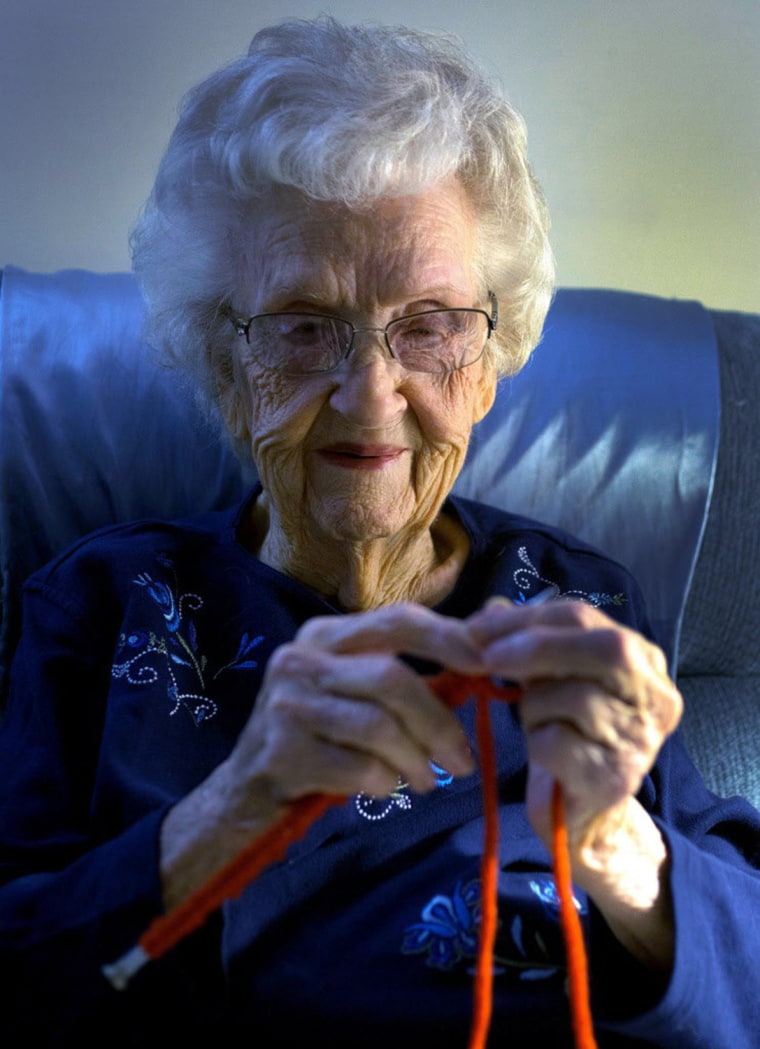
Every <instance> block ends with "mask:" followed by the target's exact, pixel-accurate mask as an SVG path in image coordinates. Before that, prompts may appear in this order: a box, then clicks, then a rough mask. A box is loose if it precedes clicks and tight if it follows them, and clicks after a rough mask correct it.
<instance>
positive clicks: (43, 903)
mask: <svg viewBox="0 0 760 1049" xmlns="http://www.w3.org/2000/svg"><path fill="white" fill-rule="evenodd" d="M101 613H102V610H101ZM107 629H108V624H107V617H105V618H103V617H102V614H101V617H100V619H99V620H98V621H91V620H88V619H87V618H86V617H85V618H82V616H80V615H79V612H78V610H77V609H75V608H73V607H72V606H71V604H70V603H67V601H66V600H65V598H61V596H60V595H55V600H53V599H52V597H51V595H50V594H48V593H46V591H45V588H44V587H39V588H34V587H33V588H30V589H28V590H27V594H26V597H25V629H24V633H23V636H22V638H21V640H20V642H19V645H18V648H17V651H16V655H15V659H14V664H13V669H12V675H11V689H10V696H9V705H8V707H7V709H6V713H5V716H4V719H3V723H2V728H1V729H0V768H1V769H2V770H3V774H2V776H1V777H0V974H1V976H2V987H3V1032H4V1034H5V1035H6V1037H7V1038H8V1044H14V1045H15V1044H21V1041H20V1039H21V1037H22V1036H23V1038H24V1041H28V1040H29V1038H30V1035H31V1036H32V1040H34V1035H35V1033H37V1032H38V1028H39V1035H40V1037H41V1038H42V1044H45V1045H47V1044H52V1043H50V1042H49V1037H50V1032H51V1031H53V1030H54V1031H56V1032H57V1035H56V1037H57V1038H58V1041H56V1042H55V1044H56V1045H58V1044H60V1045H68V1044H70V1043H71V1044H73V1042H74V1040H75V1038H76V1032H77V1031H78V1030H80V1029H85V1026H84V1025H92V1023H93V1018H94V1017H96V1016H98V1015H108V1016H109V1017H110V1020H109V1029H110V1027H111V1025H112V1023H113V1017H114V1016H115V1015H118V1014H119V1013H121V1012H123V1014H124V1016H125V1017H129V1018H130V1022H134V1023H139V1019H138V1017H139V1014H140V1009H139V1007H138V1005H139V1001H140V999H141V998H142V997H145V993H144V990H143V988H141V987H140V986H139V981H135V984H136V985H138V986H136V987H135V991H134V992H133V993H132V992H129V991H128V992H117V991H115V990H114V989H113V988H112V987H111V986H110V984H109V983H108V981H107V980H106V978H105V976H104V975H103V972H102V965H103V964H104V963H107V962H109V961H113V960H115V959H116V958H117V957H119V956H120V955H121V954H122V953H123V952H124V951H125V950H127V949H128V948H129V947H131V946H133V944H134V943H135V942H136V940H137V939H138V938H139V936H140V935H141V934H142V932H143V931H144V930H145V928H146V927H147V925H148V924H149V923H150V922H151V921H152V919H153V918H154V917H155V916H156V915H158V914H159V913H161V910H162V902H161V888H160V882H159V863H158V860H159V857H158V843H159V830H160V825H161V822H162V820H163V817H164V815H165V812H166V808H167V807H168V805H167V804H163V805H158V804H155V803H152V804H151V805H148V804H145V805H144V807H143V811H142V812H140V811H138V810H135V811H133V812H131V813H129V814H126V815H125V813H124V812H123V811H119V809H118V806H115V805H113V804H111V805H110V806H105V805H100V806H98V805H97V802H96V800H94V799H96V798H97V794H98V791H99V790H100V789H101V785H100V784H99V757H100V743H99V739H100V733H101V729H102V723H103V720H104V717H105V707H106V703H107V698H106V697H107V694H108V689H107V679H108V676H109V674H110V663H111V655H110V653H111V652H112V650H113V644H112V643H111V644H108V643H107V638H106V637H105V633H106V632H107ZM205 935H208V932H206V933H205ZM194 948H196V949H197V942H196V944H195V945H189V947H188V948H187V951H193V950H194ZM217 953H218V952H217ZM172 967H175V968H177V969H178V970H179V969H181V968H182V967H183V963H182V953H181V952H178V954H177V956H176V957H175V958H174V959H172V960H170V961H169V962H168V963H167V966H164V967H163V973H162V975H163V979H164V986H165V987H167V986H169V987H171V986H172V985H174V986H177V987H182V993H183V994H186V993H192V990H191V988H190V987H189V986H188V985H187V983H183V979H182V978H180V977H179V975H178V976H177V978H176V979H175V980H174V981H172V980H171V979H169V980H168V981H167V979H166V977H167V968H168V969H169V970H171V968H172ZM148 979H150V977H148ZM119 995H122V996H123V998H124V1002H123V1003H122V1002H121V1001H119V1002H117V1001H116V999H117V997H118V996H119ZM148 997H149V996H148ZM168 999H171V992H169V993H168ZM11 1033H12V1034H15V1035H16V1036H17V1037H16V1038H14V1037H12V1034H11ZM17 1039H18V1041H17ZM125 1044H126V1042H125Z"/></svg>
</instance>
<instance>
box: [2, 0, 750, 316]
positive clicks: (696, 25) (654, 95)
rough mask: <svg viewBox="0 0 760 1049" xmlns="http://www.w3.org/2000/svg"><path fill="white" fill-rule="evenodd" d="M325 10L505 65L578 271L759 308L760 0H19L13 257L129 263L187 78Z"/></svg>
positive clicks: (10, 46)
mask: <svg viewBox="0 0 760 1049" xmlns="http://www.w3.org/2000/svg"><path fill="white" fill-rule="evenodd" d="M320 11H329V12H331V13H333V14H335V15H336V16H338V17H343V18H347V19H364V18H372V17H375V18H380V19H382V20H383V21H386V22H407V23H408V24H412V25H416V26H420V27H424V28H436V29H446V30H449V31H452V32H454V33H456V34H458V35H460V36H462V37H463V38H464V39H465V40H466V42H467V43H468V45H469V47H470V48H471V50H472V51H473V52H474V53H475V54H476V55H477V56H478V57H479V59H480V60H481V61H482V63H483V64H484V65H485V66H486V68H487V69H488V70H489V71H490V72H492V73H493V74H494V75H496V76H498V78H499V79H500V80H501V82H502V84H503V86H504V88H505V90H506V92H507V94H508V95H509V96H510V97H511V98H512V100H513V101H514V102H515V104H516V105H517V106H518V108H520V109H521V110H522V112H523V114H524V115H525V117H526V119H527V121H528V126H529V130H530V133H531V154H532V157H533V162H534V166H535V168H536V171H537V173H538V175H539V178H540V179H541V181H542V183H543V185H544V188H545V190H546V193H547V196H548V199H549V204H550V207H551V209H552V213H553V220H554V245H555V251H556V254H557V259H558V265H559V279H560V282H561V283H563V284H567V285H596V286H606V287H619V288H630V289H634V290H639V291H649V292H653V293H656V294H662V295H667V296H675V297H678V298H695V299H699V300H701V301H702V302H704V303H705V304H706V305H709V306H715V307H720V308H725V309H744V310H753V311H757V310H758V309H760V294H759V293H760V174H759V171H760V145H759V144H760V74H759V73H758V70H759V69H760V0H713V2H708V0H513V2H511V0H467V2H463V0H383V3H382V4H372V5H370V4H368V3H365V2H362V0H335V2H330V0H326V2H318V0H314V2H312V0H289V2H288V0H284V2H283V0H1V2H0V98H2V106H1V107H0V149H1V150H2V153H1V154H0V265H2V264H4V263H14V264H16V265H20V266H24V267H26V268H29V269H36V270H45V271H48V270H54V269H58V268H61V267H71V266H74V267H84V268H88V269H95V270H114V269H117V270H118V269H126V268H128V266H129V259H128V254H127V232H128V229H129V226H130V224H131V222H132V220H133V218H134V216H135V214H136V212H137V211H138V209H139V207H140V205H141V203H142V201H143V199H144V198H145V196H146V195H147V193H148V190H149V187H150V183H151V179H152V174H153V171H154V168H155V164H156V160H157V158H158V156H159V154H160V152H161V150H162V149H163V146H164V143H165V141H166V138H167V135H168V133H169V131H170V129H171V126H172V122H173V117H174V113H175V110H176V104H177V102H178V100H179V97H180V96H181V94H182V93H183V92H184V91H185V90H186V89H187V88H188V87H189V86H190V85H191V84H192V83H194V82H195V81H196V80H198V79H200V78H201V77H202V76H204V75H205V74H206V73H208V72H210V71H211V69H213V68H214V67H215V66H217V65H219V64H221V63H222V62H224V61H227V60H228V59H231V58H233V57H235V56H236V55H237V54H238V53H240V51H242V50H243V49H244V48H245V46H246V44H247V42H248V39H249V38H250V36H251V35H252V34H253V32H254V31H255V30H256V29H257V28H258V27H259V26H261V25H263V24H265V23H267V22H269V21H271V20H275V19H278V18H280V17H283V16H286V15H296V16H309V15H313V14H316V13H319V12H320Z"/></svg>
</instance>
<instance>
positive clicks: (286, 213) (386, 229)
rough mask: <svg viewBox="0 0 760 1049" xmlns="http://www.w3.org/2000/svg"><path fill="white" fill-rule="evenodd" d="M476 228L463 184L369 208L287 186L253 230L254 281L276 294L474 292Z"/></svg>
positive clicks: (445, 295) (253, 285)
mask: <svg viewBox="0 0 760 1049" xmlns="http://www.w3.org/2000/svg"><path fill="white" fill-rule="evenodd" d="M475 234H476V227H475V222H474V218H473V216H472V211H471V209H470V207H469V205H468V203H467V202H466V199H465V198H464V197H463V191H462V189H461V187H460V186H458V184H454V185H450V186H445V187H435V188H434V189H433V190H430V191H427V192H426V193H423V194H418V195H416V196H414V197H404V198H392V199H388V200H382V201H378V202H376V203H375V205H374V206H373V207H372V208H364V209H362V210H361V211H358V210H356V209H350V208H347V207H345V206H342V205H336V204H332V203H321V202H315V201H306V200H305V199H304V198H303V196H302V195H301V194H297V195H296V194H295V191H290V192H289V193H287V194H284V193H282V192H279V193H278V194H277V195H276V197H275V199H274V200H272V202H271V205H270V206H268V207H266V208H264V209H262V210H261V211H259V213H258V218H257V221H256V225H255V228H254V229H253V230H252V241H253V243H252V244H251V249H252V250H251V252H250V256H249V257H250V273H249V277H250V285H249V286H250V287H251V288H255V289H256V290H257V298H258V297H259V296H264V297H265V298H266V299H268V300H269V299H272V298H274V299H277V298H279V297H280V296H282V295H285V296H289V295H302V296H303V298H304V300H305V302H308V301H309V300H310V297H312V296H313V297H314V298H315V299H316V300H321V299H323V298H324V297H325V296H327V297H328V298H329V297H331V296H337V297H338V298H343V297H344V296H346V295H347V296H348V297H349V298H353V297H354V296H355V294H356V292H358V290H359V288H360V287H364V288H365V289H367V291H368V292H369V291H370V289H375V291H376V292H377V293H378V294H379V295H380V298H382V299H384V298H386V297H388V296H390V297H391V298H392V297H394V296H396V295H400V296H401V297H404V296H405V295H406V294H408V293H409V292H419V293H423V292H424V293H425V295H430V294H433V293H435V292H439V293H440V295H441V297H442V299H443V300H447V299H448V298H449V297H450V296H452V295H453V296H457V295H460V296H464V297H465V298H469V297H471V296H472V293H473V281H474V266H473V259H474V244H475ZM352 285H355V287H354V288H353V289H352ZM462 304H466V305H469V302H468V303H462ZM269 308H271V307H269Z"/></svg>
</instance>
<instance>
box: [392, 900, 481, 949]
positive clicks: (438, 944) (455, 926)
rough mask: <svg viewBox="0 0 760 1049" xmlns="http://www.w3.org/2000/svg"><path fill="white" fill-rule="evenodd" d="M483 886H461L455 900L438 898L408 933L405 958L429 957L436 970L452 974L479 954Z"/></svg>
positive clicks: (411, 926) (428, 906)
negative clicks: (460, 965) (466, 961)
mask: <svg viewBox="0 0 760 1049" xmlns="http://www.w3.org/2000/svg"><path fill="white" fill-rule="evenodd" d="M479 918H480V882H479V881H478V880H475V881H471V882H469V883H468V884H467V885H464V886H463V885H462V884H461V883H459V884H457V886H456V888H455V889H454V892H453V893H452V894H451V896H434V897H433V899H432V900H431V901H430V903H428V904H427V905H426V906H425V907H423V909H422V915H421V919H422V920H421V921H419V922H415V924H414V925H410V926H409V927H408V928H407V929H406V930H405V932H404V940H403V943H402V946H401V950H402V952H403V953H404V954H426V955H427V964H428V965H429V966H431V968H433V969H445V970H449V969H451V968H453V966H454V965H455V964H456V963H457V962H458V961H460V960H461V959H463V958H464V959H467V960H468V961H469V960H472V959H474V958H475V956H476V954H477V947H478V921H479Z"/></svg>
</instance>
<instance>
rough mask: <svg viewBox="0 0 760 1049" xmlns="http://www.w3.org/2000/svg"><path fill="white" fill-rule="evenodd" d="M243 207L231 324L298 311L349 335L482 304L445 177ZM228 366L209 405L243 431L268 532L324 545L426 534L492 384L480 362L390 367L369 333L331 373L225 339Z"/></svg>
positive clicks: (465, 232)
mask: <svg viewBox="0 0 760 1049" xmlns="http://www.w3.org/2000/svg"><path fill="white" fill-rule="evenodd" d="M258 214H259V215H260V216H261V217H260V218H257V220H256V229H255V234H254V237H253V242H252V243H251V245H250V252H249V253H247V254H248V257H249V258H250V259H252V260H254V261H253V262H252V263H251V264H250V266H249V268H248V272H247V274H246V278H245V281H244V286H243V287H242V289H241V290H240V292H239V293H238V294H237V295H236V296H235V298H234V299H233V303H232V305H233V308H234V310H235V311H236V312H237V313H238V314H239V315H240V316H242V317H248V316H252V315H253V314H258V313H269V312H276V311H305V312H311V313H314V312H316V313H325V314H333V315H335V316H339V317H342V318H345V319H346V320H348V321H351V322H352V323H353V324H354V325H355V326H356V327H357V328H365V327H384V326H385V325H386V324H387V323H388V322H389V321H391V320H394V319H396V318H398V317H403V316H404V315H406V314H411V313H418V312H420V311H423V310H429V309H436V308H446V307H473V306H476V307H480V308H484V309H486V310H487V309H488V308H489V307H488V303H487V302H485V301H484V300H483V297H482V292H483V289H481V288H478V287H477V285H476V278H475V252H476V228H475V222H474V218H473V216H472V212H471V208H470V205H469V203H468V201H467V198H466V196H465V193H464V191H463V189H462V188H461V186H460V185H459V183H458V182H457V181H455V180H453V179H452V180H451V181H447V182H445V183H442V184H441V185H439V186H437V187H436V188H434V189H431V190H429V191H426V192H424V193H421V194H420V195H418V196H413V197H401V198H397V199H390V200H384V201H380V202H378V203H377V204H375V205H373V206H372V207H371V208H368V209H367V210H366V211H361V212H356V211H352V210H349V209H348V208H345V207H343V206H338V205H334V204H321V203H315V202H313V201H310V200H307V199H306V198H305V197H304V196H303V195H302V194H300V193H298V192H296V191H294V190H288V189H278V190H276V191H273V192H272V193H271V194H270V195H269V196H268V198H267V199H265V200H264V201H263V202H262V205H261V208H260V210H259V212H258ZM235 370H236V379H235V383H234V385H233V386H231V387H229V388H228V389H226V390H224V389H223V390H222V406H223V410H224V411H225V415H226V418H227V422H228V424H229V425H230V427H231V429H232V430H233V432H234V433H235V434H236V436H238V437H243V438H245V439H249V440H250V444H251V449H252V452H253V457H254V461H255V462H256V466H257V468H258V471H259V476H260V477H261V480H262V483H263V485H264V490H265V492H266V493H267V497H268V499H269V501H270V503H271V510H273V511H274V513H273V515H272V516H271V520H272V523H273V526H274V527H276V526H277V524H278V523H279V524H280V526H281V527H283V528H284V529H285V531H286V532H287V533H288V534H289V535H291V536H292V535H294V534H298V533H299V532H300V533H302V534H308V535H309V536H311V538H312V540H313V539H314V538H318V539H319V538H324V540H325V541H328V542H329V541H335V540H345V541H348V542H359V543H361V542H364V541H367V540H373V539H382V538H387V537H391V536H396V535H399V534H401V533H403V532H404V530H405V529H409V528H412V529H413V528H417V527H419V526H423V527H429V526H430V524H431V523H432V520H433V519H434V518H435V515H436V514H437V512H438V509H439V507H440V505H441V503H442V502H443V500H444V499H445V498H446V496H447V494H448V492H449V491H450V489H451V486H452V484H453V483H454V480H455V478H456V476H457V474H458V472H459V470H460V468H461V466H462V463H463V461H464V457H465V453H466V450H467V444H468V440H469V436H470V430H471V427H472V425H473V423H475V422H476V421H477V420H479V419H480V418H481V417H482V416H483V415H484V414H485V413H486V412H487V411H488V409H489V408H490V406H491V404H492V401H493V396H494V392H495V386H496V376H495V373H494V371H493V370H492V369H491V368H490V367H489V366H487V365H486V363H485V362H484V360H483V359H482V358H481V360H480V361H477V362H476V363H475V364H472V365H469V366H468V367H466V368H463V369H461V370H460V371H456V372H451V373H448V374H444V375H430V374H423V373H415V372H406V371H405V370H404V369H403V368H402V367H401V366H400V365H399V364H398V363H397V362H396V361H395V360H393V359H392V358H391V357H390V355H389V354H388V352H387V349H386V346H385V343H384V340H383V337H382V335H381V334H377V333H361V334H358V335H356V337H355V341H354V348H353V351H352V353H351V354H350V355H349V357H348V358H347V360H345V361H344V362H343V363H342V364H341V365H340V366H339V367H338V368H337V369H336V370H335V371H332V372H329V373H323V374H316V375H306V376H298V377H294V376H286V375H282V374H280V373H277V372H273V371H270V370H267V369H265V368H263V367H262V366H261V363H260V361H258V360H257V359H256V357H255V355H254V351H252V350H251V349H250V348H249V347H248V345H247V343H246V341H245V339H243V338H240V340H239V342H238V344H237V346H236V361H235ZM270 513H271V511H270ZM294 530H295V532H294ZM304 530H306V531H305V532H304Z"/></svg>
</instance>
